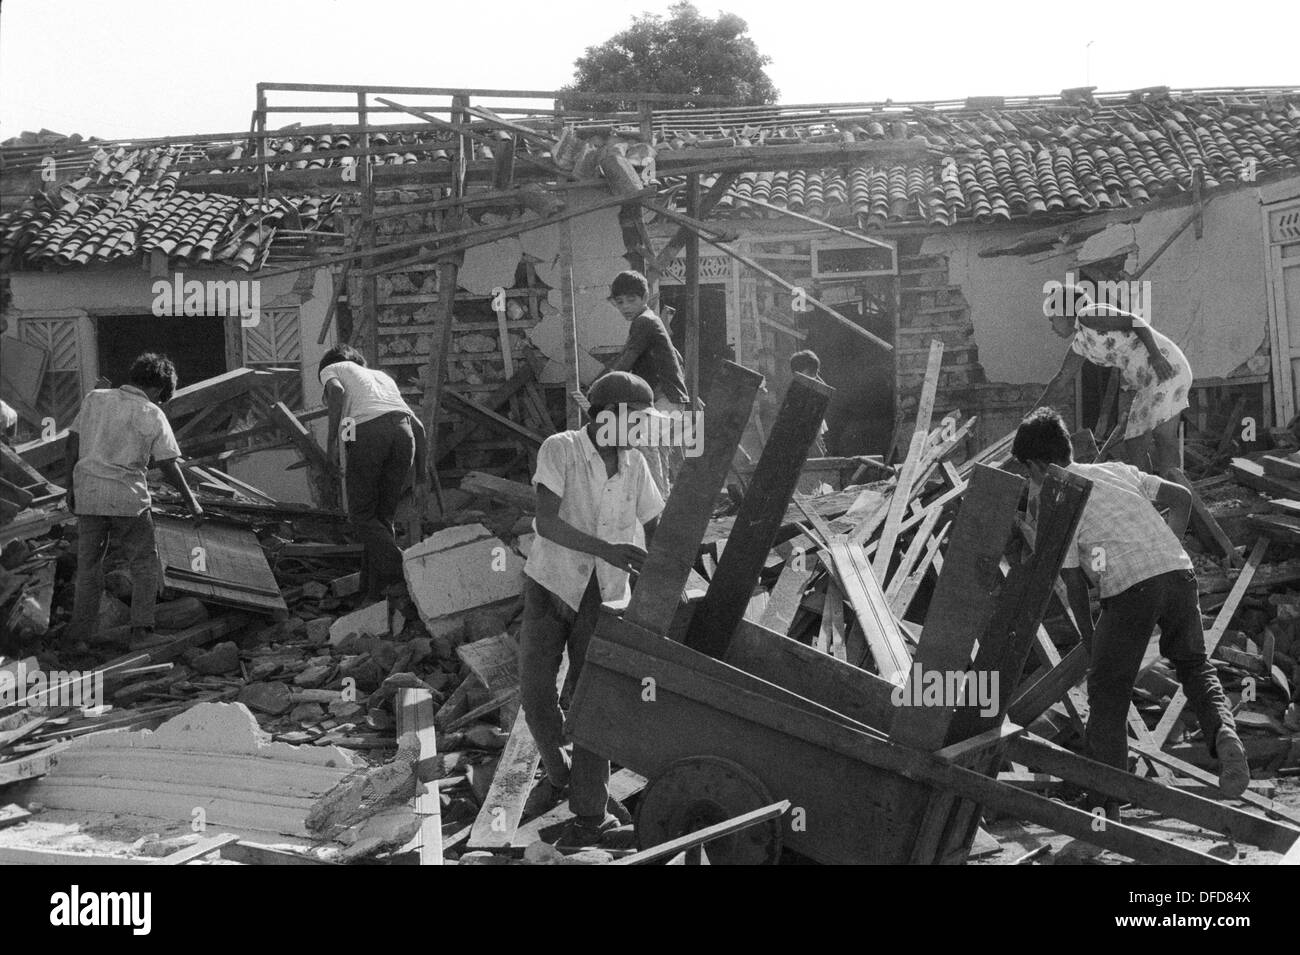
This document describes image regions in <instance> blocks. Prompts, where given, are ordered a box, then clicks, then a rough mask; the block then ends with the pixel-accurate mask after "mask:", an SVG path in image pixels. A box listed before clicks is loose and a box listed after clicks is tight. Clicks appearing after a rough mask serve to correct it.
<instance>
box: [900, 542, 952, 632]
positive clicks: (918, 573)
mask: <svg viewBox="0 0 1300 955" xmlns="http://www.w3.org/2000/svg"><path fill="white" fill-rule="evenodd" d="M951 527H952V524H951V523H948V524H945V525H944V526H943V527H942V528H940V529H939V533H937V534H935V535H934V536H933V537H931V538H930V540H929V542H928V543H927V544H926V545H925V556H923V557H922V558H921V562H920V563H919V564H917V566H916V569H915V570H914V571H912V573H911V574H909V575H908V577H907V579H906V580H904V581H903V582H902V584H901V585H900V586H899V588H898V593H897V594H895V596H894V598H893V599H892V600H890V601H889V609H890V611H891V612H892V613H893V615H894V616H895V617H897V618H898V619H900V620H901V619H903V617H905V616H906V615H907V611H908V608H910V607H911V606H912V601H913V600H914V599H916V592H917V591H918V590H920V589H921V584H922V582H924V580H925V575H926V574H927V573H929V571H930V566H931V565H932V564H934V563H936V561H938V560H939V547H940V546H941V545H942V544H943V541H944V539H945V538H946V537H947V535H948V531H949V528H951Z"/></svg>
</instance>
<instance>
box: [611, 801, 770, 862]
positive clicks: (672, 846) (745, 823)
mask: <svg viewBox="0 0 1300 955" xmlns="http://www.w3.org/2000/svg"><path fill="white" fill-rule="evenodd" d="M789 808H790V800H788V799H782V800H781V801H780V802H774V803H772V804H771V805H769V806H763V807H762V808H761V809H755V810H753V811H752V812H747V813H745V814H743V815H740V816H736V817H735V818H734V819H728V820H727V821H725V822H719V823H716V824H715V825H712V826H708V827H706V828H704V829H700V830H698V831H696V832H692V833H688V834H687V835H684V836H678V837H677V838H676V839H670V840H669V841H668V842H661V843H660V844H659V845H657V846H652V847H651V848H649V849H642V850H641V851H640V852H635V853H633V854H632V855H630V856H624V857H623V858H621V859H615V860H614V861H613V862H611V863H610V865H649V864H650V863H652V862H659V861H661V860H664V859H671V858H672V857H673V856H675V855H677V853H679V852H684V851H685V850H687V849H693V848H695V847H696V846H703V845H706V844H707V843H709V842H712V841H713V840H714V839H721V838H722V837H723V836H730V835H733V834H734V833H737V832H743V831H744V830H746V829H748V828H750V827H751V826H757V825H759V824H760V823H764V822H767V821H768V820H769V819H777V818H779V817H781V816H783V815H785V813H786V812H787V811H788V810H789Z"/></svg>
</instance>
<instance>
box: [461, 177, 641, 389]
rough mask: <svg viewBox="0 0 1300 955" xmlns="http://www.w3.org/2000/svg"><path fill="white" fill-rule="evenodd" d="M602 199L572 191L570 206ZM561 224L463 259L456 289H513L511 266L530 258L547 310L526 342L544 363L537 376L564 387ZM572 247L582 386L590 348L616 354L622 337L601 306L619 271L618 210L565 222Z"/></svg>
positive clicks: (591, 372) (591, 369)
mask: <svg viewBox="0 0 1300 955" xmlns="http://www.w3.org/2000/svg"><path fill="white" fill-rule="evenodd" d="M602 198H608V194H607V193H605V192H603V191H601V190H591V192H590V194H589V195H588V194H579V193H571V194H570V195H569V196H568V197H567V200H566V201H567V203H568V205H569V206H570V207H576V206H578V205H580V204H582V203H587V202H595V201H597V200H599V199H602ZM565 227H566V224H563V223H562V224H559V225H553V226H547V227H546V228H543V229H534V230H532V231H530V232H525V233H523V234H522V235H518V236H515V237H513V238H510V239H505V240H502V241H500V242H494V243H492V244H490V245H484V246H479V247H477V248H473V249H470V250H469V251H467V252H466V253H465V263H464V265H463V266H462V267H461V270H460V275H459V277H458V283H459V284H460V286H461V287H462V288H464V289H465V290H466V291H469V292H472V293H474V294H478V295H487V294H489V293H490V292H491V291H492V289H493V288H495V287H496V286H498V285H499V286H502V287H505V288H509V287H510V286H511V285H513V284H514V278H515V268H516V266H518V264H519V262H520V260H521V258H523V257H524V256H531V257H532V259H533V261H534V265H535V267H536V269H537V276H538V278H540V279H541V280H542V281H543V282H545V283H546V284H547V285H549V286H550V287H551V292H550V294H549V295H548V300H549V303H550V305H551V308H550V309H548V310H547V311H548V314H546V315H545V316H543V318H542V321H541V322H540V323H538V324H537V325H536V326H534V327H533V328H532V329H530V330H529V333H528V338H529V340H530V341H531V342H532V343H533V344H534V345H536V346H537V348H538V349H539V350H540V351H541V352H542V353H543V354H544V355H545V356H546V357H547V358H549V359H550V362H549V363H548V364H547V366H546V368H545V369H544V370H543V373H542V381H543V382H544V383H548V384H549V383H556V382H563V381H564V380H565V374H566V362H565V357H564V340H565V336H566V335H567V334H568V329H569V318H568V316H567V315H565V314H564V312H563V304H562V298H561V291H560V290H561V287H562V285H563V282H564V267H565V265H564V262H563V261H562V259H561V255H560V249H561V243H562V233H561V230H562V229H564V228H565ZM567 227H568V229H569V234H570V236H571V242H572V248H573V283H574V296H573V297H574V308H575V310H576V312H577V317H578V318H577V326H578V360H579V364H580V372H581V375H582V380H583V382H584V383H586V382H589V381H590V380H591V379H592V378H593V377H595V375H596V374H597V373H598V372H599V371H600V370H601V367H602V366H601V363H600V362H599V361H597V360H596V359H594V358H592V357H591V355H590V354H589V352H590V351H591V350H592V349H597V350H599V349H603V348H618V347H620V346H622V344H623V342H624V341H625V340H626V339H627V322H626V321H624V319H623V318H622V316H620V315H619V314H618V312H617V311H615V310H614V308H613V307H612V306H611V305H610V304H609V303H608V302H607V301H606V298H607V297H608V296H609V283H610V281H611V280H612V279H613V277H614V276H615V275H616V274H618V273H619V272H620V271H622V270H623V269H626V268H628V264H627V260H626V259H625V258H623V251H624V249H623V234H622V232H621V231H620V229H619V225H618V211H617V210H616V209H604V210H601V211H598V212H593V213H590V214H589V215H584V216H579V217H577V218H575V219H572V220H569V222H568V223H567Z"/></svg>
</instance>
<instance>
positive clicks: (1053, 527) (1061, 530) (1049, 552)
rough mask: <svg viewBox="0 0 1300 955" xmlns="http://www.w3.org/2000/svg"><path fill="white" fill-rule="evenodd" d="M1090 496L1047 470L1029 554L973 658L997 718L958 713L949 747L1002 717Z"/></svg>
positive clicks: (1062, 474) (1079, 483) (1072, 479)
mask: <svg viewBox="0 0 1300 955" xmlns="http://www.w3.org/2000/svg"><path fill="white" fill-rule="evenodd" d="M1091 491H1092V482H1091V481H1088V480H1087V479H1086V478H1081V477H1079V476H1078V475H1075V474H1071V473H1070V472H1068V471H1066V470H1064V469H1062V468H1058V467H1056V466H1052V468H1051V471H1050V473H1049V474H1048V476H1047V479H1046V480H1045V481H1044V482H1043V487H1042V490H1041V492H1040V493H1039V505H1038V533H1037V536H1036V540H1035V542H1034V543H1035V548H1034V552H1033V554H1031V555H1030V556H1029V557H1028V558H1027V559H1026V560H1025V561H1024V562H1022V563H1020V564H1018V565H1017V566H1016V567H1014V568H1013V569H1012V572H1011V574H1010V576H1009V577H1008V578H1007V582H1006V585H1005V587H1004V588H1003V591H1002V594H1001V596H1000V597H999V599H998V606H997V609H996V611H995V612H994V614H993V618H992V620H990V622H989V625H988V627H987V628H986V629H985V630H984V631H983V634H982V636H981V637H980V646H979V651H978V653H977V654H976V657H975V667H974V669H975V671H976V673H980V672H981V671H983V672H987V673H989V674H990V680H991V679H992V675H994V674H996V676H997V680H998V682H997V686H998V687H999V692H998V694H997V695H998V697H999V699H998V712H997V714H996V715H995V716H985V715H982V714H981V713H980V712H978V711H976V710H975V709H973V708H965V709H962V710H960V711H959V712H958V714H957V716H956V718H955V719H954V720H953V722H952V729H951V732H950V735H949V738H948V741H949V742H957V741H958V740H961V739H964V738H965V737H967V736H971V735H974V734H975V733H979V732H983V731H984V730H985V729H988V728H989V727H990V726H991V725H995V724H996V723H998V722H1000V721H1001V719H1002V717H1003V716H1004V715H1005V714H1006V712H1007V707H1008V705H1009V704H1010V697H1011V692H1012V688H1013V687H1015V686H1016V685H1017V684H1018V683H1019V681H1020V675H1021V672H1022V671H1023V670H1024V666H1025V660H1026V658H1027V657H1028V655H1029V650H1030V647H1031V646H1032V644H1033V641H1034V638H1035V635H1036V634H1037V632H1038V627H1039V625H1041V624H1042V622H1043V615H1044V614H1045V613H1046V611H1047V603H1048V601H1049V600H1050V599H1051V596H1052V591H1053V585H1054V584H1055V582H1056V578H1057V575H1058V574H1059V573H1060V571H1061V564H1062V562H1063V561H1064V560H1065V555H1066V551H1067V549H1068V548H1069V547H1070V546H1071V544H1072V542H1073V540H1074V534H1075V530H1076V529H1077V528H1078V525H1079V518H1080V517H1081V516H1082V514H1083V508H1084V506H1085V505H1086V504H1087V501H1088V495H1089V493H1090V492H1091ZM1053 702H1054V701H1053ZM1017 722H1019V721H1017ZM1020 725H1022V726H1024V725H1026V724H1024V723H1021V724H1020Z"/></svg>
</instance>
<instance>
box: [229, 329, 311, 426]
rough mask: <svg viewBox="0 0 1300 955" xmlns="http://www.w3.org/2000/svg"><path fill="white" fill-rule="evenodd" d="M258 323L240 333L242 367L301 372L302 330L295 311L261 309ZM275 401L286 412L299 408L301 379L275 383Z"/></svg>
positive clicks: (301, 402)
mask: <svg viewBox="0 0 1300 955" xmlns="http://www.w3.org/2000/svg"><path fill="white" fill-rule="evenodd" d="M261 316H262V319H261V321H259V322H258V323H257V324H256V325H253V326H250V327H248V328H245V329H243V332H244V364H245V365H246V366H247V367H249V368H257V367H264V368H285V367H293V368H297V369H299V371H301V369H302V326H301V323H300V321H299V310H298V308H297V307H296V306H295V307H293V308H264V309H262V313H261ZM273 390H274V391H275V399H274V400H276V401H283V402H284V403H285V404H286V405H287V406H288V407H289V408H290V409H292V410H298V409H300V408H302V406H303V391H302V376H301V375H299V376H298V377H297V378H296V379H294V380H293V381H289V380H287V379H280V380H277V382H276V385H275V388H274V389H273Z"/></svg>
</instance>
